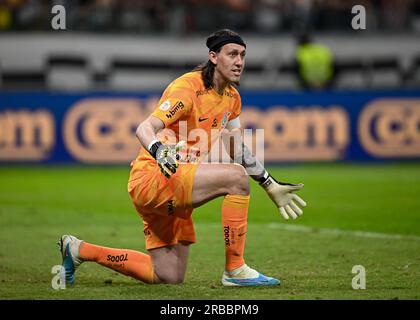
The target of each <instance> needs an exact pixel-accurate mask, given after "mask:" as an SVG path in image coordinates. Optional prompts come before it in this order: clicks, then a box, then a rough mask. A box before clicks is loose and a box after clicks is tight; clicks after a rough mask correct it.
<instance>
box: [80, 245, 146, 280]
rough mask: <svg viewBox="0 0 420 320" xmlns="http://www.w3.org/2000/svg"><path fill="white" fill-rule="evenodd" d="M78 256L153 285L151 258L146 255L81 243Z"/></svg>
mask: <svg viewBox="0 0 420 320" xmlns="http://www.w3.org/2000/svg"><path fill="white" fill-rule="evenodd" d="M79 256H80V258H81V259H82V260H84V261H94V262H96V263H99V264H100V265H103V266H105V267H107V268H110V269H112V270H115V271H117V272H119V273H122V274H125V275H127V276H130V277H133V278H134V279H137V280H140V281H143V282H146V283H153V277H154V271H153V263H152V258H151V257H150V256H149V255H147V254H144V253H141V252H138V251H134V250H128V249H113V248H107V247H101V246H96V245H93V244H90V243H87V242H84V241H83V242H82V244H81V245H80V249H79Z"/></svg>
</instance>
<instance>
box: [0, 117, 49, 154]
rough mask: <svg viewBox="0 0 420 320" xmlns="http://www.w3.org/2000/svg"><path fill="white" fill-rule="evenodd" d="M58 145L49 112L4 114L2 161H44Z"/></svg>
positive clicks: (1, 121) (0, 130)
mask: <svg viewBox="0 0 420 320" xmlns="http://www.w3.org/2000/svg"><path fill="white" fill-rule="evenodd" d="M54 144H55V122H54V118H53V116H52V114H51V113H50V112H48V111H46V110H42V109H40V110H36V111H29V110H25V109H21V110H5V111H3V112H0V160H3V161H40V160H44V159H46V158H47V157H48V156H49V154H50V152H51V150H52V149H53V147H54Z"/></svg>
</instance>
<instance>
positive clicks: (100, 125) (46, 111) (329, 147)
mask: <svg viewBox="0 0 420 320" xmlns="http://www.w3.org/2000/svg"><path fill="white" fill-rule="evenodd" d="M159 95H160V94H159V93H157V92H154V93H153V92H144V93H135V94H134V93H98V92H96V93H95V92H90V93H83V94H80V93H77V94H76V93H71V94H70V93H50V92H48V93H47V92H27V93H13V92H10V93H8V92H3V93H0V162H3V163H14V162H25V163H26V162H36V163H38V162H39V163H68V162H80V163H94V164H101V163H129V162H130V161H131V160H132V159H133V158H135V156H136V154H137V152H138V149H139V146H140V145H139V142H138V140H137V138H136V137H135V130H136V127H137V126H138V124H139V123H140V122H141V121H142V120H144V119H145V118H146V117H147V116H148V115H149V114H150V113H151V111H152V110H153V109H154V108H156V107H157V103H158V100H159ZM241 97H242V105H243V110H242V114H241V116H240V118H241V123H242V125H243V127H245V128H253V129H264V142H265V151H264V152H265V161H266V162H270V163H280V162H299V161H300V162H302V161H305V162H309V161H317V162H318V161H326V162H331V161H342V160H351V161H353V160H356V161H358V160H360V161H372V160H381V161H383V160H397V159H420V91H357V92H348V91H345V92H301V93H284V92H261V91H258V92H249V91H244V90H242V91H241Z"/></svg>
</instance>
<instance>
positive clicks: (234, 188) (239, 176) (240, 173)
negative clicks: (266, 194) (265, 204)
mask: <svg viewBox="0 0 420 320" xmlns="http://www.w3.org/2000/svg"><path fill="white" fill-rule="evenodd" d="M230 178H231V179H229V183H230V186H229V194H234V195H244V196H247V195H249V192H250V190H249V178H248V175H247V174H246V171H245V170H244V168H243V167H240V166H235V169H234V170H232V175H231V176H230Z"/></svg>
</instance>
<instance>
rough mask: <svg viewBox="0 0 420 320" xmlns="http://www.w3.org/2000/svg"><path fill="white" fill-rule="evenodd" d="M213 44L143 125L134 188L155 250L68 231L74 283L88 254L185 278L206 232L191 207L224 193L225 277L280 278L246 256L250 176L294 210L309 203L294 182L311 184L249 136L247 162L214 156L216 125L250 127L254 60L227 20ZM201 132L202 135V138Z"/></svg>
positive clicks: (246, 282) (164, 279) (141, 275)
mask: <svg viewBox="0 0 420 320" xmlns="http://www.w3.org/2000/svg"><path fill="white" fill-rule="evenodd" d="M206 45H207V47H208V49H209V54H208V59H209V60H208V62H207V63H205V64H203V65H200V66H198V67H197V68H196V69H194V70H193V71H192V72H189V73H186V74H184V75H182V76H181V77H179V78H177V79H175V80H174V81H173V82H172V83H171V84H170V85H169V86H168V87H167V88H166V90H165V91H164V93H163V95H162V97H161V99H160V101H159V104H158V106H157V108H156V110H155V111H154V112H153V113H152V114H151V115H150V116H149V117H148V118H147V119H146V120H145V121H143V122H142V123H141V124H140V125H139V126H138V128H137V131H136V135H137V137H138V139H139V141H140V143H141V145H142V148H141V149H140V152H139V154H138V156H137V158H136V159H135V160H134V161H132V163H131V172H130V178H129V182H128V192H129V194H130V197H131V199H132V201H133V204H134V206H135V208H136V210H137V211H138V213H139V214H140V216H141V217H142V219H143V223H144V235H145V241H146V249H147V250H148V254H145V253H141V252H138V251H134V250H126V249H114V248H107V247H102V246H97V245H94V244H91V243H88V242H86V241H83V240H79V239H77V238H75V237H73V236H70V235H64V236H62V237H61V241H60V246H61V252H62V256H63V266H64V268H65V271H66V281H67V282H68V283H73V282H74V276H75V275H74V274H75V270H76V268H77V267H78V266H79V265H80V264H81V263H82V262H85V261H94V262H97V263H99V264H101V265H103V266H106V267H108V268H111V269H113V270H115V271H118V272H120V273H122V274H125V275H128V276H131V277H133V278H135V279H138V280H140V281H143V282H146V283H151V284H152V283H173V284H175V283H181V282H183V281H184V277H185V272H186V268H187V260H188V254H189V246H190V245H191V244H192V243H195V242H196V238H195V231H194V225H193V222H192V219H191V214H192V212H193V209H194V208H197V207H199V206H201V205H203V204H205V203H207V202H208V201H211V200H213V199H215V198H217V197H224V200H223V203H222V208H221V212H222V230H223V233H222V234H223V238H224V243H225V252H226V264H225V271H224V273H223V275H222V279H221V282H222V284H223V285H225V286H265V285H277V284H279V283H280V281H279V280H277V279H275V278H272V277H268V276H265V275H263V274H261V273H260V272H258V271H256V270H254V269H252V268H251V267H249V266H248V265H247V264H246V263H245V260H244V248H245V239H246V231H247V214H248V206H249V198H250V188H249V176H251V178H252V179H254V180H256V181H258V182H259V184H260V186H261V187H262V188H264V190H265V191H266V192H267V194H268V196H269V197H270V198H271V199H272V200H273V202H274V203H275V205H276V206H277V207H278V209H279V211H280V213H281V215H282V216H283V217H284V218H285V219H289V217H291V218H293V219H295V218H297V217H298V216H300V215H301V214H302V209H301V208H300V207H299V206H301V207H302V206H306V203H305V202H304V201H303V200H302V199H301V198H300V197H299V196H297V195H296V194H294V193H293V192H294V191H297V190H300V189H301V188H302V187H303V185H302V184H288V183H281V182H278V181H276V180H275V179H274V178H273V177H272V176H271V175H270V174H269V173H268V172H267V171H266V170H265V169H264V167H263V166H262V164H261V163H260V162H259V161H257V160H256V157H255V156H254V155H253V154H252V153H251V152H250V151H249V149H248V148H247V147H246V146H245V145H244V144H243V142H242V140H240V148H236V149H235V150H234V152H236V156H235V155H234V154H233V155H232V156H235V159H238V158H239V159H240V160H239V164H238V163H222V164H221V163H217V164H215V163H211V162H210V163H204V161H203V158H204V157H205V155H208V154H209V151H210V149H211V147H212V146H213V144H214V142H215V138H214V134H213V133H214V132H222V131H224V132H227V135H228V136H231V137H238V136H240V135H241V123H240V119H239V116H240V113H241V98H240V95H239V93H238V91H237V90H236V88H235V84H239V81H240V77H241V74H242V72H243V70H244V66H245V51H246V44H245V43H244V41H243V40H242V38H241V37H240V36H239V35H238V34H236V33H235V32H233V31H231V30H227V29H224V30H220V31H217V32H215V33H213V34H212V35H211V36H210V37H209V38H208V39H207V42H206ZM198 136H199V139H198V140H199V141H200V144H197V143H196V141H197V139H195V138H197V137H198ZM190 137H195V138H194V139H189V138H190ZM182 138H185V140H186V142H184V141H185V140H184V139H182ZM190 140H192V141H190ZM233 140H235V139H233ZM228 141H230V140H228ZM237 141H238V139H236V143H235V144H236V145H237ZM228 144H229V143H228ZM185 150H187V151H185ZM238 150H239V151H238ZM238 152H239V154H238ZM251 169H252V170H251Z"/></svg>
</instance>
